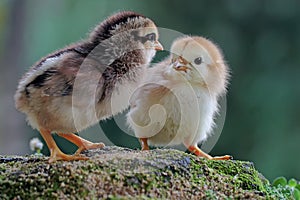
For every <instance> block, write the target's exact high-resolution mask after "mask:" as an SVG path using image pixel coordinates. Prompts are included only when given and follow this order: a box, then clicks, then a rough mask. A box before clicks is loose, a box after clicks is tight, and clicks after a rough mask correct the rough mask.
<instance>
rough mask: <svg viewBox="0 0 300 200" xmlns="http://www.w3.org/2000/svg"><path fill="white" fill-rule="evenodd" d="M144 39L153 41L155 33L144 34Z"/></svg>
mask: <svg viewBox="0 0 300 200" xmlns="http://www.w3.org/2000/svg"><path fill="white" fill-rule="evenodd" d="M145 39H146V40H149V41H155V39H156V35H155V33H150V34H148V35H146V36H145Z"/></svg>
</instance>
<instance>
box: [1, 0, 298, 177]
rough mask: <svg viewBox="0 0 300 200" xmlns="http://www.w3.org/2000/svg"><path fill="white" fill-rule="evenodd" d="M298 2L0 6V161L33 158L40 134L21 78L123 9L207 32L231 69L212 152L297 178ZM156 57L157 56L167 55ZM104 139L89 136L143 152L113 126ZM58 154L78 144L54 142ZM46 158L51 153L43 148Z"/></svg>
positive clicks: (125, 0)
mask: <svg viewBox="0 0 300 200" xmlns="http://www.w3.org/2000/svg"><path fill="white" fill-rule="evenodd" d="M299 4H300V1H297V0H286V1H282V0H272V1H271V0H241V1H237V0H224V1H218V0H205V1H204V0H201V1H199V0H197V1H196V0H195V1H192V0H190V1H182V0H177V1H166V0H164V1H163V0H151V1H150V0H148V1H140V0H122V1H117V0H109V1H108V0H107V1H100V0H88V1H79V0H63V1H62V0H43V1H41V0H0V67H1V68H0V69H1V71H0V72H1V73H0V81H1V84H0V99H1V100H0V102H1V104H0V105H1V106H0V117H1V118H0V124H1V126H0V131H1V132H0V154H29V153H31V152H30V149H29V145H28V144H29V140H30V138H32V137H34V136H38V137H40V135H39V134H38V133H37V132H36V131H33V130H32V129H31V128H30V127H29V126H27V125H26V122H25V115H23V114H21V113H19V112H17V111H16V110H15V108H14V102H13V95H14V92H15V89H16V87H17V83H18V80H19V79H20V77H21V76H22V74H23V73H24V72H25V71H26V70H27V69H28V68H29V67H30V66H31V65H32V64H34V63H35V62H36V61H38V60H39V59H40V58H41V57H42V56H45V55H47V54H48V53H50V52H52V51H54V50H56V49H59V48H62V47H64V46H65V45H68V44H70V43H72V42H75V41H78V40H80V39H83V38H85V37H86V35H87V33H88V32H89V30H91V28H93V27H94V25H95V24H97V23H99V22H100V21H102V20H103V19H104V18H105V17H107V16H108V15H111V14H112V13H115V12H117V11H120V10H132V11H136V12H138V13H142V14H144V15H145V16H148V17H149V18H151V19H153V20H154V21H155V22H156V24H157V25H158V26H159V27H163V28H168V29H172V30H176V31H178V32H182V33H185V34H191V35H202V36H205V37H208V38H210V39H212V40H213V41H215V42H216V43H218V44H219V46H220V47H221V48H222V49H223V51H224V54H225V58H226V60H227V62H228V64H229V66H230V68H231V70H232V79H231V81H230V87H229V93H228V96H227V116H226V121H225V126H224V129H223V132H222V135H221V137H220V139H219V141H218V143H217V145H216V146H215V147H214V149H213V150H212V152H211V154H212V155H222V154H225V153H226V154H231V155H233V156H234V158H235V159H241V160H250V161H253V162H254V163H255V166H256V167H257V168H258V169H259V170H260V171H261V172H262V173H263V174H264V175H265V176H266V177H267V178H268V179H270V180H272V179H274V178H275V177H277V176H281V175H283V176H286V177H288V178H290V177H294V178H296V179H298V180H299V179H300V159H299V158H300V156H299V152H300V150H299V149H300V121H299V119H300V105H299V102H300V101H299V100H300V87H299V82H300V81H299V79H300V5H299ZM162 55H164V54H162V53H161V54H160V55H158V56H162ZM101 127H102V129H103V130H104V132H105V133H106V137H107V138H105V135H103V134H102V135H101V134H99V133H97V131H98V130H99V128H95V127H93V128H91V129H90V130H88V131H87V132H88V133H87V134H86V136H85V135H84V134H82V136H83V137H85V138H87V139H90V140H93V141H101V140H102V141H107V140H108V139H109V140H111V141H113V142H114V143H115V144H116V145H120V146H125V147H131V148H138V147H139V144H138V142H137V140H136V139H135V138H133V137H129V136H128V135H126V134H124V133H123V132H122V131H121V130H120V129H119V128H118V126H116V125H115V123H114V122H113V121H109V120H108V121H105V122H101ZM56 140H57V141H58V142H59V144H60V146H61V147H62V149H63V150H64V151H66V152H72V151H74V150H75V147H74V146H72V145H71V144H69V143H67V142H66V141H64V140H62V139H60V138H57V137H56ZM43 151H44V153H45V154H48V150H47V148H44V150H43Z"/></svg>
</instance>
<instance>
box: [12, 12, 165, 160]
mask: <svg viewBox="0 0 300 200" xmlns="http://www.w3.org/2000/svg"><path fill="white" fill-rule="evenodd" d="M161 49H162V46H161V44H160V43H159V42H158V31H157V28H156V26H155V24H154V23H153V22H152V21H151V20H150V19H149V18H146V17H144V16H142V15H139V14H136V13H134V12H119V13H117V14H115V15H113V16H111V17H109V18H107V19H106V20H104V21H103V22H102V23H100V24H99V25H98V26H96V27H95V29H94V30H93V31H92V32H91V34H90V36H89V37H88V38H87V39H86V40H83V41H82V42H79V43H76V44H74V45H71V46H68V47H66V48H64V49H62V50H59V51H57V52H55V53H53V54H50V55H48V56H47V57H45V58H43V59H41V60H40V61H39V62H37V63H36V64H35V65H34V66H32V68H30V70H29V71H28V72H27V73H26V74H25V75H24V76H23V78H22V79H21V81H20V83H19V86H18V89H17V92H16V94H15V102H16V108H17V109H18V110H19V111H21V112H23V113H25V114H26V115H27V120H28V122H29V124H30V125H31V126H32V127H33V128H34V129H37V130H39V132H40V133H41V135H42V137H43V138H44V140H45V142H46V144H47V146H48V148H49V150H50V153H51V155H50V159H49V162H55V161H57V160H85V159H87V158H86V157H84V156H82V155H80V152H81V151H83V150H86V149H92V148H101V147H103V146H104V144H103V143H92V142H90V141H87V140H85V139H83V138H81V137H79V136H77V135H75V134H74V133H76V132H79V131H81V130H83V129H85V128H87V127H89V126H91V125H94V124H96V123H97V122H98V121H99V120H101V119H105V118H108V117H110V116H112V115H114V114H117V113H119V112H122V111H123V110H124V109H125V108H127V107H128V104H129V103H128V100H129V98H130V96H131V94H132V92H133V91H134V90H135V89H136V87H137V86H138V85H139V83H140V80H141V79H142V77H143V74H144V70H145V69H146V67H147V66H148V64H149V63H150V62H151V60H152V58H153V57H154V55H155V52H156V50H161ZM51 133H57V134H58V135H59V136H61V137H63V138H65V139H67V140H69V141H71V142H72V143H74V144H75V145H77V146H78V150H77V152H76V153H75V154H74V155H66V154H64V153H63V152H61V150H60V149H59V148H58V146H57V145H56V143H55V141H54V139H53V138H52V135H51Z"/></svg>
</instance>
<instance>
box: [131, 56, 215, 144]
mask: <svg viewBox="0 0 300 200" xmlns="http://www.w3.org/2000/svg"><path fill="white" fill-rule="evenodd" d="M167 63H169V61H164V62H162V63H159V64H157V65H156V66H154V67H153V68H151V69H149V70H148V72H149V73H147V74H148V77H149V78H148V79H147V80H146V81H145V84H144V85H143V86H142V87H140V88H139V89H138V91H137V92H136V93H135V94H134V95H133V97H132V99H131V110H130V112H129V113H128V123H129V125H130V126H131V127H132V128H133V130H134V132H135V134H136V136H137V137H138V138H148V141H149V144H151V145H154V146H155V145H157V146H162V145H176V144H181V143H183V142H188V143H198V142H200V141H202V140H205V139H206V138H207V135H208V133H209V131H210V129H211V127H212V125H213V115H214V113H215V111H216V110H217V102H216V99H215V98H213V97H212V96H211V95H210V94H209V93H207V91H205V90H203V89H202V88H201V87H198V86H197V85H192V84H190V83H188V82H182V81H174V80H172V79H169V78H168V77H167V76H166V73H167V72H168V70H169V69H168V66H167Z"/></svg>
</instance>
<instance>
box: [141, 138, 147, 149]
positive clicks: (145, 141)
mask: <svg viewBox="0 0 300 200" xmlns="http://www.w3.org/2000/svg"><path fill="white" fill-rule="evenodd" d="M147 141H148V138H140V143H141V145H142V151H145V150H149V146H148V142H147Z"/></svg>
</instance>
